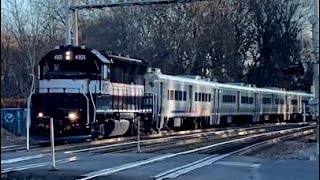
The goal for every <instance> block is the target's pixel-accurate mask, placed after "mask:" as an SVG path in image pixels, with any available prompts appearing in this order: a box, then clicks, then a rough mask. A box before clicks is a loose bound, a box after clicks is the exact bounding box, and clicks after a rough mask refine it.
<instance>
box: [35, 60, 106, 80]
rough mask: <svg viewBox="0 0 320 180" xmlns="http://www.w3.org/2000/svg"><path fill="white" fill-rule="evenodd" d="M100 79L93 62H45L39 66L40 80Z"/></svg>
mask: <svg viewBox="0 0 320 180" xmlns="http://www.w3.org/2000/svg"><path fill="white" fill-rule="evenodd" d="M100 78H101V70H100V67H99V65H98V64H97V63H96V62H95V61H92V62H89V61H50V62H48V61H47V62H45V63H43V64H42V65H40V79H100Z"/></svg>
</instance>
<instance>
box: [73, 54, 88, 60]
mask: <svg viewBox="0 0 320 180" xmlns="http://www.w3.org/2000/svg"><path fill="white" fill-rule="evenodd" d="M75 59H76V60H86V55H85V54H77V55H76V56H75Z"/></svg>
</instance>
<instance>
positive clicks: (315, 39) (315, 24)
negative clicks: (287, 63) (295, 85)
mask: <svg viewBox="0 0 320 180" xmlns="http://www.w3.org/2000/svg"><path fill="white" fill-rule="evenodd" d="M318 8H319V7H318V0H313V15H312V16H310V18H309V21H310V23H311V24H312V47H313V48H312V49H313V50H312V54H313V61H312V63H313V87H312V92H313V94H314V98H315V102H314V104H315V111H316V112H315V114H316V121H317V156H318V158H319V32H318V29H319V9H318Z"/></svg>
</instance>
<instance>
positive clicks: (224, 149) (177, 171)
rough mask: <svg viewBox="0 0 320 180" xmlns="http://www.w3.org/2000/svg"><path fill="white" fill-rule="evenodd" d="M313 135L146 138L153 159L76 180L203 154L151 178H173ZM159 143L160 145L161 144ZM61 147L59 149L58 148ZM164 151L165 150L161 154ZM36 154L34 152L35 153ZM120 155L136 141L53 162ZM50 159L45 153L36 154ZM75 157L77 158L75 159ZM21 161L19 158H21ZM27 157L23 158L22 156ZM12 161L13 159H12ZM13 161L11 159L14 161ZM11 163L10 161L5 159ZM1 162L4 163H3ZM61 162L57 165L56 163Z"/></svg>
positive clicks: (278, 130)
mask: <svg viewBox="0 0 320 180" xmlns="http://www.w3.org/2000/svg"><path fill="white" fill-rule="evenodd" d="M314 132H315V124H295V125H293V124H291V125H286V126H284V125H282V126H280V125H274V126H259V127H249V128H239V129H238V130H235V129H233V130H231V129H229V130H224V131H208V132H206V133H205V134H203V132H198V133H195V134H185V135H177V136H172V137H171V136H169V137H166V138H157V139H147V140H143V141H142V143H141V145H142V146H141V150H142V152H156V153H155V154H159V152H160V154H161V155H156V156H155V157H151V158H149V159H143V160H139V161H136V162H130V163H127V164H122V165H119V166H115V167H112V168H107V169H101V170H98V171H94V172H91V173H87V174H82V175H81V176H79V179H82V180H85V179H92V178H94V177H98V176H107V175H110V174H113V173H116V172H119V171H124V170H127V169H130V168H135V167H138V166H142V165H146V164H150V163H154V162H158V161H162V160H166V159H170V158H173V157H177V156H180V155H186V154H194V153H205V154H208V156H207V157H205V158H203V159H199V160H197V161H194V162H192V163H189V164H183V165H182V166H180V167H176V168H174V169H171V170H168V171H166V172H162V173H160V174H158V175H154V176H152V177H151V178H153V179H156V180H160V179H167V178H169V179H170V178H173V177H176V176H177V175H182V174H184V173H188V172H189V171H192V170H194V169H197V168H200V167H203V166H205V165H208V164H212V163H215V162H218V161H220V160H222V159H224V158H226V157H229V156H231V155H234V154H240V153H245V152H246V151H251V150H253V149H257V148H261V147H264V146H266V145H270V144H272V143H277V142H279V141H281V140H284V139H287V138H292V137H296V136H300V135H308V134H311V133H314ZM161 141H162V142H161ZM62 147H63V146H62ZM164 149H166V151H164ZM36 152H37V153H38V151H36ZM78 152H90V153H89V154H81V155H80V154H79V156H78V155H77V154H76V153H78ZM108 152H114V153H121V152H136V142H122V143H116V144H111V145H110V144H109V145H103V146H97V147H90V148H85V149H81V148H80V149H79V148H76V149H72V150H69V151H62V152H60V154H62V153H66V154H69V155H67V156H65V157H67V158H68V159H60V160H57V163H67V162H75V163H76V162H77V161H81V160H84V159H87V158H89V156H95V155H98V156H97V157H100V156H99V155H100V154H101V153H108ZM38 155H42V156H43V157H44V156H47V157H48V156H50V154H49V155H46V154H38ZM77 157H79V158H77ZM21 158H22V157H21ZM24 158H27V157H24ZM15 159H16V158H15ZM15 159H13V160H15ZM8 160H12V159H8ZM4 161H5V160H4ZM60 161H61V162H60ZM50 164H51V162H43V163H36V164H25V165H20V166H17V167H8V168H5V169H2V170H1V174H2V175H3V176H5V175H8V173H10V172H12V171H22V170H26V169H32V168H39V167H42V166H48V165H50Z"/></svg>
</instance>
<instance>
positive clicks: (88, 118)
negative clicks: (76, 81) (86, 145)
mask: <svg viewBox="0 0 320 180" xmlns="http://www.w3.org/2000/svg"><path fill="white" fill-rule="evenodd" d="M82 94H83V96H84V97H85V98H86V100H87V123H86V125H89V124H90V114H89V112H90V111H89V98H88V96H87V95H86V94H85V93H84V92H83V91H82Z"/></svg>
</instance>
